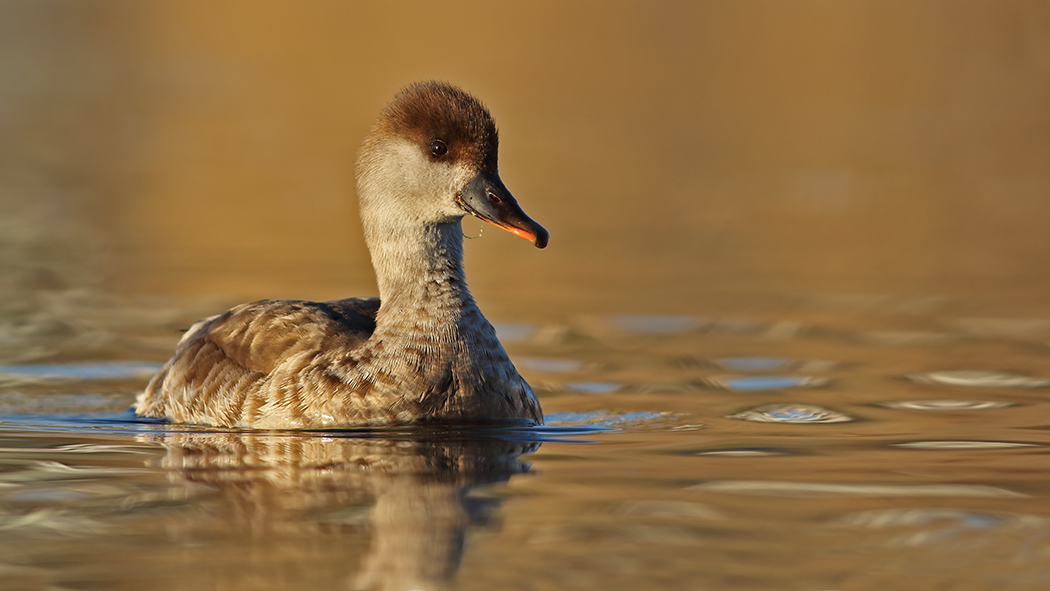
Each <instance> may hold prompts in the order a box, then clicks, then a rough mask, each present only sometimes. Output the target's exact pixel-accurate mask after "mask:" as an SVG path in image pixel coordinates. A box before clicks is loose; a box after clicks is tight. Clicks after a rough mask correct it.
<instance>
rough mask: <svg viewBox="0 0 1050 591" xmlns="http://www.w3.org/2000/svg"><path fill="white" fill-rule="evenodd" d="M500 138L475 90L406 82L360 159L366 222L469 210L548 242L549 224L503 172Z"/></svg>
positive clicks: (436, 219)
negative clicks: (530, 211)
mask: <svg viewBox="0 0 1050 591" xmlns="http://www.w3.org/2000/svg"><path fill="white" fill-rule="evenodd" d="M498 144H499V138H498V136H497V132H496V123H495V122H494V121H493V120H492V116H491V115H489V112H488V110H487V109H486V108H485V106H484V105H482V104H481V102H480V101H478V100H477V99H476V98H474V97H473V96H471V95H469V94H467V93H466V92H463V91H462V90H460V89H459V88H456V87H455V86H452V85H450V84H446V83H442V82H419V83H416V84H413V85H412V86H409V87H408V88H406V89H404V90H403V91H401V93H400V94H398V95H397V96H396V97H394V100H393V101H392V102H391V103H390V104H389V105H388V106H387V107H386V108H385V109H384V110H383V112H382V113H380V115H379V118H378V119H377V120H376V123H375V125H374V126H373V127H372V131H371V133H370V134H369V135H368V139H367V140H365V144H364V146H363V147H362V149H361V155H360V158H359V159H358V163H357V184H358V194H359V197H360V199H361V214H362V218H363V219H364V220H365V224H366V225H368V223H369V222H370V221H372V222H378V220H379V219H383V220H385V221H387V222H388V223H386V224H383V225H385V226H387V227H390V226H391V225H392V224H391V222H396V223H397V224H402V223H404V224H423V225H426V224H440V223H447V222H454V221H458V220H459V219H461V218H462V217H463V216H465V215H466V214H468V213H469V214H471V215H473V216H476V217H479V218H481V219H483V220H485V221H487V222H489V223H492V224H495V225H496V226H499V227H500V228H503V229H504V230H507V231H508V232H511V233H512V234H516V235H518V236H521V237H522V238H525V239H527V240H530V241H531V242H532V243H533V244H535V245H536V246H537V247H538V248H543V247H544V246H547V239H548V234H547V231H546V230H544V229H543V227H542V226H540V225H539V224H537V223H536V222H534V221H532V220H531V219H530V218H529V216H527V215H525V212H523V211H522V210H521V208H520V207H519V206H518V203H517V201H515V200H514V197H513V196H512V195H511V194H510V191H508V190H507V187H505V186H504V185H503V181H502V180H500V178H499V173H498V170H497V148H498Z"/></svg>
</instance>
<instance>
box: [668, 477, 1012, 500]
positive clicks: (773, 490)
mask: <svg viewBox="0 0 1050 591" xmlns="http://www.w3.org/2000/svg"><path fill="white" fill-rule="evenodd" d="M688 490H696V491H703V492H720V493H734V494H745V495H770V496H806V497H810V496H846V495H848V496H872V497H1025V496H1027V495H1023V494H1021V493H1018V492H1014V491H1012V490H1007V489H1005V488H999V487H996V486H984V485H977V484H916V485H911V484H875V483H870V484H869V483H861V484H839V483H828V482H787V481H781V480H713V481H711V482H704V483H701V484H696V485H693V486H690V487H688Z"/></svg>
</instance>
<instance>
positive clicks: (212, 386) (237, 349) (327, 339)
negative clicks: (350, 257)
mask: <svg viewBox="0 0 1050 591" xmlns="http://www.w3.org/2000/svg"><path fill="white" fill-rule="evenodd" d="M378 310H379V299H378V298H368V299H348V300H338V301H332V302H305V301H299V300H262V301H259V302H253V303H251V304H243V305H241V306H237V307H235V308H233V309H231V310H229V311H228V312H226V313H225V314H220V315H219V316H214V317H211V318H207V319H205V320H202V321H200V322H198V323H197V324H195V325H194V326H193V327H192V328H191V329H190V330H189V331H188V332H187V333H186V335H185V336H183V338H182V340H181V341H180V342H179V346H178V348H177V349H176V351H175V355H174V356H173V357H172V358H171V360H170V361H168V363H167V364H165V365H164V367H163V368H161V370H160V372H158V373H157V375H156V376H154V377H153V379H152V380H150V383H149V385H148V386H147V387H146V391H145V392H143V394H142V396H141V397H140V399H139V402H138V405H137V407H136V409H135V412H136V413H137V414H139V415H141V416H153V417H162V416H167V417H169V418H171V419H173V420H176V421H180V422H193V423H205V424H212V425H227V426H234V425H238V424H243V423H244V422H245V419H246V418H250V415H251V414H253V412H254V411H257V410H258V409H254V411H253V409H251V408H246V406H251V405H246V401H247V398H248V395H249V393H251V392H252V391H253V390H254V386H255V384H257V383H258V382H259V381H261V380H263V379H265V378H266V377H267V376H268V375H269V374H270V372H272V371H273V370H274V368H276V367H278V366H280V365H281V364H282V363H284V362H285V361H287V360H289V359H291V358H292V357H300V358H301V359H305V358H309V357H310V356H311V355H312V354H314V353H318V352H321V351H331V350H346V351H350V350H353V349H355V348H357V347H359V346H361V345H362V344H363V343H364V342H365V341H367V340H368V338H369V337H370V336H371V335H372V332H373V331H374V330H375V316H376V312H377V311H378Z"/></svg>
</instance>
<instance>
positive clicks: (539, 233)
mask: <svg viewBox="0 0 1050 591" xmlns="http://www.w3.org/2000/svg"><path fill="white" fill-rule="evenodd" d="M456 202H457V203H459V206H460V207H462V208H463V210H464V211H466V212H467V213H469V214H471V215H473V216H474V217H477V218H481V219H483V220H485V221H486V222H489V223H490V224H493V225H496V226H499V227H500V228H503V229H504V230H506V231H508V232H510V233H511V234H514V235H516V236H521V237H522V238H524V239H526V240H528V241H530V242H532V243H533V244H535V245H536V248H543V247H545V246H547V240H548V239H549V238H550V234H548V233H547V230H544V229H543V226H541V225H539V224H537V223H536V222H534V221H532V219H531V218H529V216H527V215H525V212H524V211H522V210H521V208H520V207H518V202H517V201H515V200H514V196H513V195H511V194H510V191H508V190H507V187H505V186H503V181H501V180H500V178H499V176H498V175H495V174H491V175H490V174H489V173H485V172H479V173H478V175H477V176H476V177H474V179H473V180H471V181H470V182H469V183H467V186H466V187H463V191H462V192H461V193H460V194H459V196H458V197H456Z"/></svg>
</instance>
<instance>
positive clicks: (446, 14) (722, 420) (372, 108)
mask: <svg viewBox="0 0 1050 591" xmlns="http://www.w3.org/2000/svg"><path fill="white" fill-rule="evenodd" d="M431 78H435V79H442V80H448V81H451V82H453V83H456V84H458V85H461V86H462V87H464V88H465V89H467V90H469V91H470V92H472V93H474V94H476V95H477V96H478V97H480V98H481V99H482V100H483V101H484V102H485V103H486V104H487V105H488V106H489V107H490V109H491V111H492V112H493V114H494V116H495V118H496V121H497V123H498V124H499V126H500V130H501V153H500V156H501V158H500V163H501V166H500V172H501V176H502V178H503V180H504V181H505V182H506V184H507V185H508V187H509V188H510V190H511V191H512V192H513V193H514V194H515V196H516V197H517V199H518V200H519V202H520V203H521V205H522V206H523V208H524V209H525V211H526V212H527V213H529V214H530V215H531V216H532V217H533V218H534V219H536V220H537V221H539V222H540V223H542V224H543V225H544V226H546V227H547V229H548V230H550V232H551V242H550V246H549V247H548V248H547V249H545V250H537V249H535V248H533V247H531V246H530V245H529V244H528V243H527V242H525V241H522V240H520V239H517V238H515V237H513V236H511V235H509V234H506V233H503V232H500V231H498V230H497V229H495V228H492V227H488V228H485V229H484V231H483V233H482V235H481V238H480V239H474V240H468V241H467V244H466V251H467V254H466V256H467V274H468V278H469V279H470V285H471V288H472V291H473V292H474V294H475V296H476V298H477V300H478V302H479V304H480V305H481V307H482V309H483V310H484V311H485V313H486V314H487V315H488V316H489V318H491V319H492V320H494V321H495V322H497V324H498V328H499V329H500V334H501V338H502V339H503V341H504V344H505V346H506V347H507V349H508V352H509V353H510V354H511V356H512V358H513V359H514V361H515V363H516V364H517V365H518V367H519V368H520V369H521V371H522V374H523V375H524V376H525V377H526V378H527V379H528V380H529V382H530V383H531V384H532V385H533V386H534V387H535V388H536V390H537V392H538V393H539V395H540V398H541V401H542V404H543V407H544V409H545V412H546V413H547V414H548V415H549V416H551V417H554V420H553V421H552V422H554V423H556V424H559V425H563V426H564V425H569V426H571V427H572V426H575V427H579V426H580V425H584V426H586V425H591V424H600V425H607V426H612V427H615V428H616V430H613V431H608V432H592V433H589V434H586V435H571V434H570V435H565V436H564V437H561V436H553V438H554V439H559V438H560V439H562V440H560V441H550V440H548V441H545V442H542V445H541V446H540V447H539V448H538V451H537V450H536V449H534V448H535V444H536V443H537V442H535V441H532V440H526V441H524V442H522V441H518V440H514V439H513V438H514V437H517V435H513V434H512V435H509V436H508V435H506V434H504V435H503V436H501V437H504V438H506V437H510V438H511V439H512V441H505V440H504V439H501V438H500V437H495V438H494V439H492V440H488V439H485V438H481V439H480V440H475V439H471V438H470V437H466V436H464V437H461V438H460V436H459V435H456V434H453V436H442V437H437V438H436V439H435V440H430V439H427V437H432V436H433V434H426V435H424V436H421V435H419V434H409V435H406V434H395V435H392V436H389V437H383V436H376V435H374V434H370V435H367V436H365V435H360V434H354V433H350V434H346V433H342V434H309V433H306V434H299V433H228V432H217V431H215V430H195V429H192V428H187V429H185V430H182V428H167V429H166V428H163V427H157V426H150V425H147V426H143V425H141V424H136V423H128V422H127V420H126V419H125V420H124V422H120V421H117V422H116V423H113V422H107V421H108V420H109V419H106V418H105V417H103V418H99V416H102V415H99V414H98V413H101V412H105V411H119V410H121V409H123V408H126V407H127V405H128V404H129V403H130V401H131V400H133V398H134V396H135V394H136V393H137V392H138V391H140V390H141V388H142V387H143V386H144V382H145V379H146V377H144V376H142V375H139V374H136V373H135V372H131V373H130V374H125V375H123V377H119V378H112V379H95V378H90V377H87V376H86V374H85V373H84V372H85V369H84V366H78V365H69V362H78V361H91V362H97V361H117V362H127V361H134V362H142V361H147V362H160V361H163V360H164V359H166V358H167V357H168V356H169V355H170V353H171V351H172V348H173V347H174V344H175V342H176V341H177V339H178V338H179V335H180V334H181V332H180V331H181V330H182V329H185V328H186V327H187V326H188V325H189V323H190V322H192V321H193V320H194V319H196V318H199V317H202V316H205V315H208V314H213V313H217V312H220V311H222V310H223V309H225V308H226V307H227V306H229V305H230V304H233V303H237V302H242V301H247V300H252V299H257V298H265V297H285V298H304V299H327V298H338V297H349V296H359V295H372V294H374V293H375V284H374V278H373V276H372V270H371V266H370V264H369V261H368V256H367V252H366V251H365V248H364V244H363V241H362V238H361V230H360V226H359V221H358V219H357V206H356V200H355V196H354V179H353V171H354V159H355V157H356V151H357V148H358V146H359V145H360V143H361V141H362V140H363V137H364V135H365V133H367V130H368V129H369V126H370V125H371V123H372V121H373V118H374V117H375V115H376V113H377V112H378V110H379V109H380V108H382V106H383V105H384V104H386V102H387V101H388V100H389V99H390V97H391V96H392V95H393V94H394V93H395V92H397V90H398V89H399V88H401V87H403V86H404V85H406V84H408V83H410V82H413V81H416V80H421V79H431ZM480 229H481V225H480V224H479V223H477V222H475V221H473V220H467V221H466V223H465V232H466V234H468V235H470V236H474V235H477V234H478V232H479V231H480ZM1048 268H1050V4H1048V3H1047V2H1045V1H1031V2H1023V1H1015V0H951V1H948V0H944V1H937V0H921V1H916V0H907V1H899V0H850V1H839V0H792V1H782V0H747V1H741V0H735V1H734V0H703V1H696V2H675V1H670V0H653V1H644V2H643V1H623V0H613V1H584V0H581V1H572V2H553V1H546V0H537V1H533V2H528V3H502V2H499V3H497V2H465V1H458V0H452V1H446V2H417V1H402V2H349V1H325V0H316V1H309V2H293V1H290V0H289V1H285V2H274V1H268V0H251V1H249V0H244V1H230V0H215V1H196V0H183V1H170V0H150V1H140V0H126V1H116V0H95V1H83V2H73V1H65V0H34V1H31V2H30V1H19V0H0V295H2V297H0V588H5V589H6V588H13V589H32V590H34V591H35V590H37V589H70V588H71V589H99V590H103V589H104V590H107V591H110V590H113V589H141V588H158V589H194V590H200V589H245V590H247V589H315V588H348V589H360V588H368V589H380V588H390V589H394V588H402V589H409V588H422V587H425V588H429V589H443V588H461V589H522V590H545V589H559V590H560V589H632V590H633V589H648V588H652V589H690V590H692V589H697V590H699V589H705V590H706V589H720V590H722V589H724V590H750V589H754V590H756V591H757V590H766V589H800V590H818V589H836V590H838V591H847V590H848V591H860V590H866V589H872V590H876V589H877V590H884V589H951V590H953V591H954V590H974V591H978V590H980V591H983V590H986V589H1043V588H1046V583H1047V581H1048V580H1050V560H1048V559H1047V557H1048V556H1050V533H1048V532H1050V511H1048V510H1047V507H1048V506H1050V505H1048V503H1047V501H1048V500H1050V480H1048V478H1047V476H1046V475H1047V474H1048V473H1050V470H1048V469H1047V468H1048V466H1050V462H1048V459H1047V458H1048V457H1050V456H1048V454H1047V451H1046V450H1047V449H1050V434H1048V433H1050V431H1048V427H1047V425H1048V423H1050V420H1048V419H1047V418H1046V417H1050V404H1048V402H1047V400H1046V392H1047V386H1050V381H1048V379H1050V363H1048V361H1047V360H1048V359H1050V282H1048V275H1050V274H1048V273H1047V269H1048ZM42 363H53V364H58V365H57V366H56V367H57V368H58V369H57V370H55V369H54V368H51V369H49V371H66V372H72V375H74V376H79V378H76V379H70V378H69V375H70V374H68V373H67V375H65V377H63V376H61V375H60V376H59V379H50V378H47V379H44V378H40V379H38V378H39V376H36V377H34V375H33V374H26V373H25V371H26V368H25V367H23V364H42ZM34 367H37V366H36V365H32V366H31V367H30V369H31V370H32V369H33V368H34ZM89 367H90V366H89ZM38 369H39V368H38ZM943 370H964V371H971V372H992V373H977V374H944V375H941V374H937V373H936V372H939V371H943ZM139 371H140V373H141V370H139ZM19 372H22V373H19ZM76 372H81V373H79V374H78V373H76ZM996 372H1010V373H1008V374H1000V373H996ZM785 374H786V376H787V378H788V380H787V383H786V385H784V382H783V380H784V379H785V378H784V375H785ZM945 375H947V377H948V378H951V379H950V380H947V381H945V380H942V381H941V382H940V383H938V382H937V381H936V379H934V378H937V377H938V376H940V377H941V378H943V377H945ZM931 376H932V377H931ZM964 378H965V379H964ZM748 379H750V380H752V381H751V382H747V381H746V380H748ZM952 379H953V380H954V382H952V381H951V380H952ZM734 380H741V381H734ZM755 380H757V382H756V381H755ZM762 380H767V382H766V384H767V385H766V386H764V387H754V385H755V384H756V383H757V384H758V385H759V386H761V385H762V383H763V382H762ZM777 380H780V382H777ZM792 380H795V381H792ZM963 382H965V383H963ZM769 383H781V384H782V385H781V386H777V387H771V386H769V385H768V384H769ZM742 384H744V385H742ZM746 384H751V386H748V387H745V385H746ZM769 404H795V405H802V407H800V408H803V410H801V411H797V412H796V411H792V412H795V419H794V420H792V421H785V422H780V423H777V422H773V423H770V422H764V420H765V419H768V418H769V416H771V415H776V416H779V417H780V418H784V415H785V414H788V415H790V414H791V412H787V413H785V411H783V410H781V411H778V412H780V414H779V415H778V414H777V412H772V411H769V410H768V409H767V410H766V411H765V414H763V413H762V412H752V411H755V410H756V409H762V408H764V407H765V406H766V405H769ZM814 408H815V409H816V411H819V412H823V411H824V410H826V411H827V412H828V413H829V416H832V417H834V416H836V415H835V413H842V414H843V416H844V417H846V418H852V419H854V420H852V421H848V422H841V423H822V422H819V421H816V420H812V419H813V418H814V416H816V417H817V418H819V416H818V415H819V412H816V414H813V415H807V414H806V412H808V411H806V410H805V409H809V410H813V409H814ZM822 409H823V410H822ZM748 412H752V414H751V415H747V416H744V415H746V413H748ZM93 413H94V414H93ZM27 415H32V417H30V418H28V419H27V418H26V416H27ZM70 415H71V417H72V418H70ZM105 416H108V415H105ZM33 417H36V418H33ZM742 417H743V418H742ZM756 417H757V418H756ZM800 417H801V418H800ZM789 418H790V417H789ZM114 424H116V425H117V426H114ZM446 435H447V434H446ZM526 439H527V438H526ZM518 454H524V455H521V456H520V458H519V456H518ZM519 462H521V463H519ZM522 463H527V464H530V465H531V468H529V467H526V466H524V464H522ZM521 472H528V473H527V474H522V473H521ZM459 551H462V554H461V555H460V554H457V552H459Z"/></svg>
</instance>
